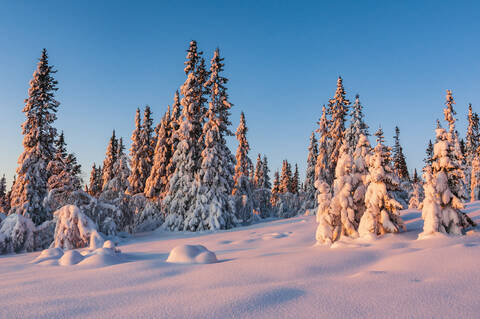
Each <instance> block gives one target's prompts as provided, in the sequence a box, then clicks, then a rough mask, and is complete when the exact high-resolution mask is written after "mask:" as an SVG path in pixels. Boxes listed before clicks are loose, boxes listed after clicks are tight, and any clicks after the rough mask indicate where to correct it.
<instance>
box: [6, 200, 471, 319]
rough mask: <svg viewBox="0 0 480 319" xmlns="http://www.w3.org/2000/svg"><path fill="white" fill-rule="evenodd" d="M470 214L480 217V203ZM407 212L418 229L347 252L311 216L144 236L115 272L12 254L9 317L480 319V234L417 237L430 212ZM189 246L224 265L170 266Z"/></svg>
mask: <svg viewBox="0 0 480 319" xmlns="http://www.w3.org/2000/svg"><path fill="white" fill-rule="evenodd" d="M466 212H468V214H469V216H470V217H471V218H472V219H474V220H475V221H478V220H480V202H474V203H473V204H468V205H467V208H466ZM401 215H402V218H403V220H404V221H405V223H406V225H407V231H406V232H402V233H398V234H386V235H384V236H381V237H380V239H378V240H373V241H364V240H362V239H355V240H350V241H342V240H341V241H338V242H336V243H335V248H328V247H325V246H322V245H318V246H315V242H316V241H315V238H314V236H313V235H314V233H315V228H316V226H317V223H316V222H315V217H314V216H308V217H305V216H301V217H295V218H291V219H288V220H273V221H269V222H265V223H260V224H255V225H251V226H247V227H240V228H235V229H232V230H228V231H219V232H217V233H208V232H207V233H194V234H192V233H172V232H163V231H157V232H150V233H143V234H138V235H135V236H133V237H131V238H130V239H129V240H128V241H125V242H123V243H122V244H120V246H119V247H120V249H121V250H122V255H123V256H124V260H123V262H121V263H113V264H111V265H110V266H108V265H107V266H105V267H97V266H92V265H85V263H87V262H86V261H89V262H91V263H93V262H94V261H95V260H94V259H93V258H92V257H88V258H85V259H83V261H82V262H80V263H78V264H76V265H73V266H60V265H59V264H58V259H57V257H55V260H54V262H51V263H52V265H48V263H47V261H44V262H43V263H39V264H35V263H31V261H32V260H34V259H35V258H36V257H38V256H40V255H42V254H43V256H44V257H47V255H48V256H52V257H53V256H55V254H60V253H59V252H58V250H56V251H51V252H48V253H44V252H42V253H40V252H32V253H26V254H12V255H4V256H1V257H0V283H1V284H0V318H386V317H387V318H478V314H479V313H480V303H479V302H478V295H479V293H478V289H479V287H480V267H478V261H479V260H480V234H479V233H476V232H469V233H468V234H467V235H466V236H460V237H447V236H435V237H433V238H431V239H425V240H416V239H417V236H418V234H419V233H420V232H421V231H422V227H423V221H422V219H421V213H420V212H419V211H418V210H406V211H402V212H401ZM186 244H198V245H203V246H205V247H208V249H210V250H211V251H214V252H215V253H216V255H217V258H218V260H219V262H218V263H214V264H208V265H203V264H178V263H168V262H166V259H167V257H168V254H169V252H170V251H171V250H172V249H173V248H174V247H177V246H180V245H186ZM78 251H79V252H80V253H82V250H81V249H80V250H78ZM72 257H73V256H72ZM90 258H92V259H90ZM95 258H98V259H100V257H95ZM65 259H66V258H65ZM72 259H73V258H72ZM105 259H106V258H105ZM97 261H98V260H97Z"/></svg>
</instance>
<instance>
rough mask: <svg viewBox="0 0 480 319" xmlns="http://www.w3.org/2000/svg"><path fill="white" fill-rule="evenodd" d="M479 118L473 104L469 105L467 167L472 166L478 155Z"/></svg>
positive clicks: (466, 146)
mask: <svg viewBox="0 0 480 319" xmlns="http://www.w3.org/2000/svg"><path fill="white" fill-rule="evenodd" d="M479 129H480V127H479V117H478V114H477V113H475V112H473V110H472V104H469V105H468V128H467V136H466V140H467V142H466V145H465V148H466V153H467V156H466V157H467V158H466V160H467V165H468V166H470V165H471V164H472V161H473V159H474V157H475V155H476V153H477V149H478V146H479V144H478V138H479Z"/></svg>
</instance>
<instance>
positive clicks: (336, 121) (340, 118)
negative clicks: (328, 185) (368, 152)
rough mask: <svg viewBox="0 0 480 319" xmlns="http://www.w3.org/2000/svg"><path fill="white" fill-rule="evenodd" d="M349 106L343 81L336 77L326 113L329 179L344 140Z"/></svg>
mask: <svg viewBox="0 0 480 319" xmlns="http://www.w3.org/2000/svg"><path fill="white" fill-rule="evenodd" d="M349 105H350V101H349V100H347V99H346V98H345V90H344V88H343V80H342V78H341V77H338V80H337V89H336V91H335V95H334V96H333V98H332V99H330V101H329V103H328V112H329V114H330V116H331V121H330V126H329V128H328V136H329V145H328V153H329V154H328V155H329V157H328V167H329V171H330V178H332V177H333V176H334V175H335V168H336V167H337V161H338V158H339V152H340V147H341V146H342V143H343V139H344V138H345V121H346V117H347V114H348V106H349Z"/></svg>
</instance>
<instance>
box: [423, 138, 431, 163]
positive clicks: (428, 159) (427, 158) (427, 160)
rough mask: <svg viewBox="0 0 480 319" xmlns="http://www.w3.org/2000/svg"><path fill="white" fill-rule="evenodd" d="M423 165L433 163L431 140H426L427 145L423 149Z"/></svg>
mask: <svg viewBox="0 0 480 319" xmlns="http://www.w3.org/2000/svg"><path fill="white" fill-rule="evenodd" d="M423 162H424V163H425V166H430V165H432V163H433V144H432V140H429V141H428V146H427V149H426V151H425V158H424V159H423Z"/></svg>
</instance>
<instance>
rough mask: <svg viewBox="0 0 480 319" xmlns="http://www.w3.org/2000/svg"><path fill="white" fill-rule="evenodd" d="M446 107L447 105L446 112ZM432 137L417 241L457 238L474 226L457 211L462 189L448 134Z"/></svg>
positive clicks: (455, 156)
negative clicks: (440, 236) (440, 235)
mask: <svg viewBox="0 0 480 319" xmlns="http://www.w3.org/2000/svg"><path fill="white" fill-rule="evenodd" d="M448 92H449V91H447V102H449V99H448V97H449V95H448ZM448 107H449V105H448V104H447V109H448ZM445 114H451V113H448V112H445ZM445 117H446V119H448V117H447V116H445ZM436 135H437V142H436V143H435V147H434V154H433V163H432V165H431V166H429V167H427V169H426V170H425V173H424V177H425V184H424V191H425V199H424V201H423V209H422V218H423V220H424V225H423V232H422V233H421V234H420V235H419V238H425V237H429V236H431V235H433V234H435V233H446V234H454V235H461V234H462V233H463V232H464V231H465V229H468V228H469V227H471V226H476V224H475V223H474V222H473V221H472V220H471V219H470V218H469V217H468V215H466V214H464V213H463V212H462V211H461V209H463V208H464V206H463V203H462V201H461V199H462V198H463V193H462V192H463V189H462V187H461V183H460V181H461V180H462V178H463V172H462V170H461V167H460V164H459V158H458V152H457V150H456V149H455V141H454V140H452V134H451V133H450V132H446V131H445V129H443V128H438V129H437V130H436Z"/></svg>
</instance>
